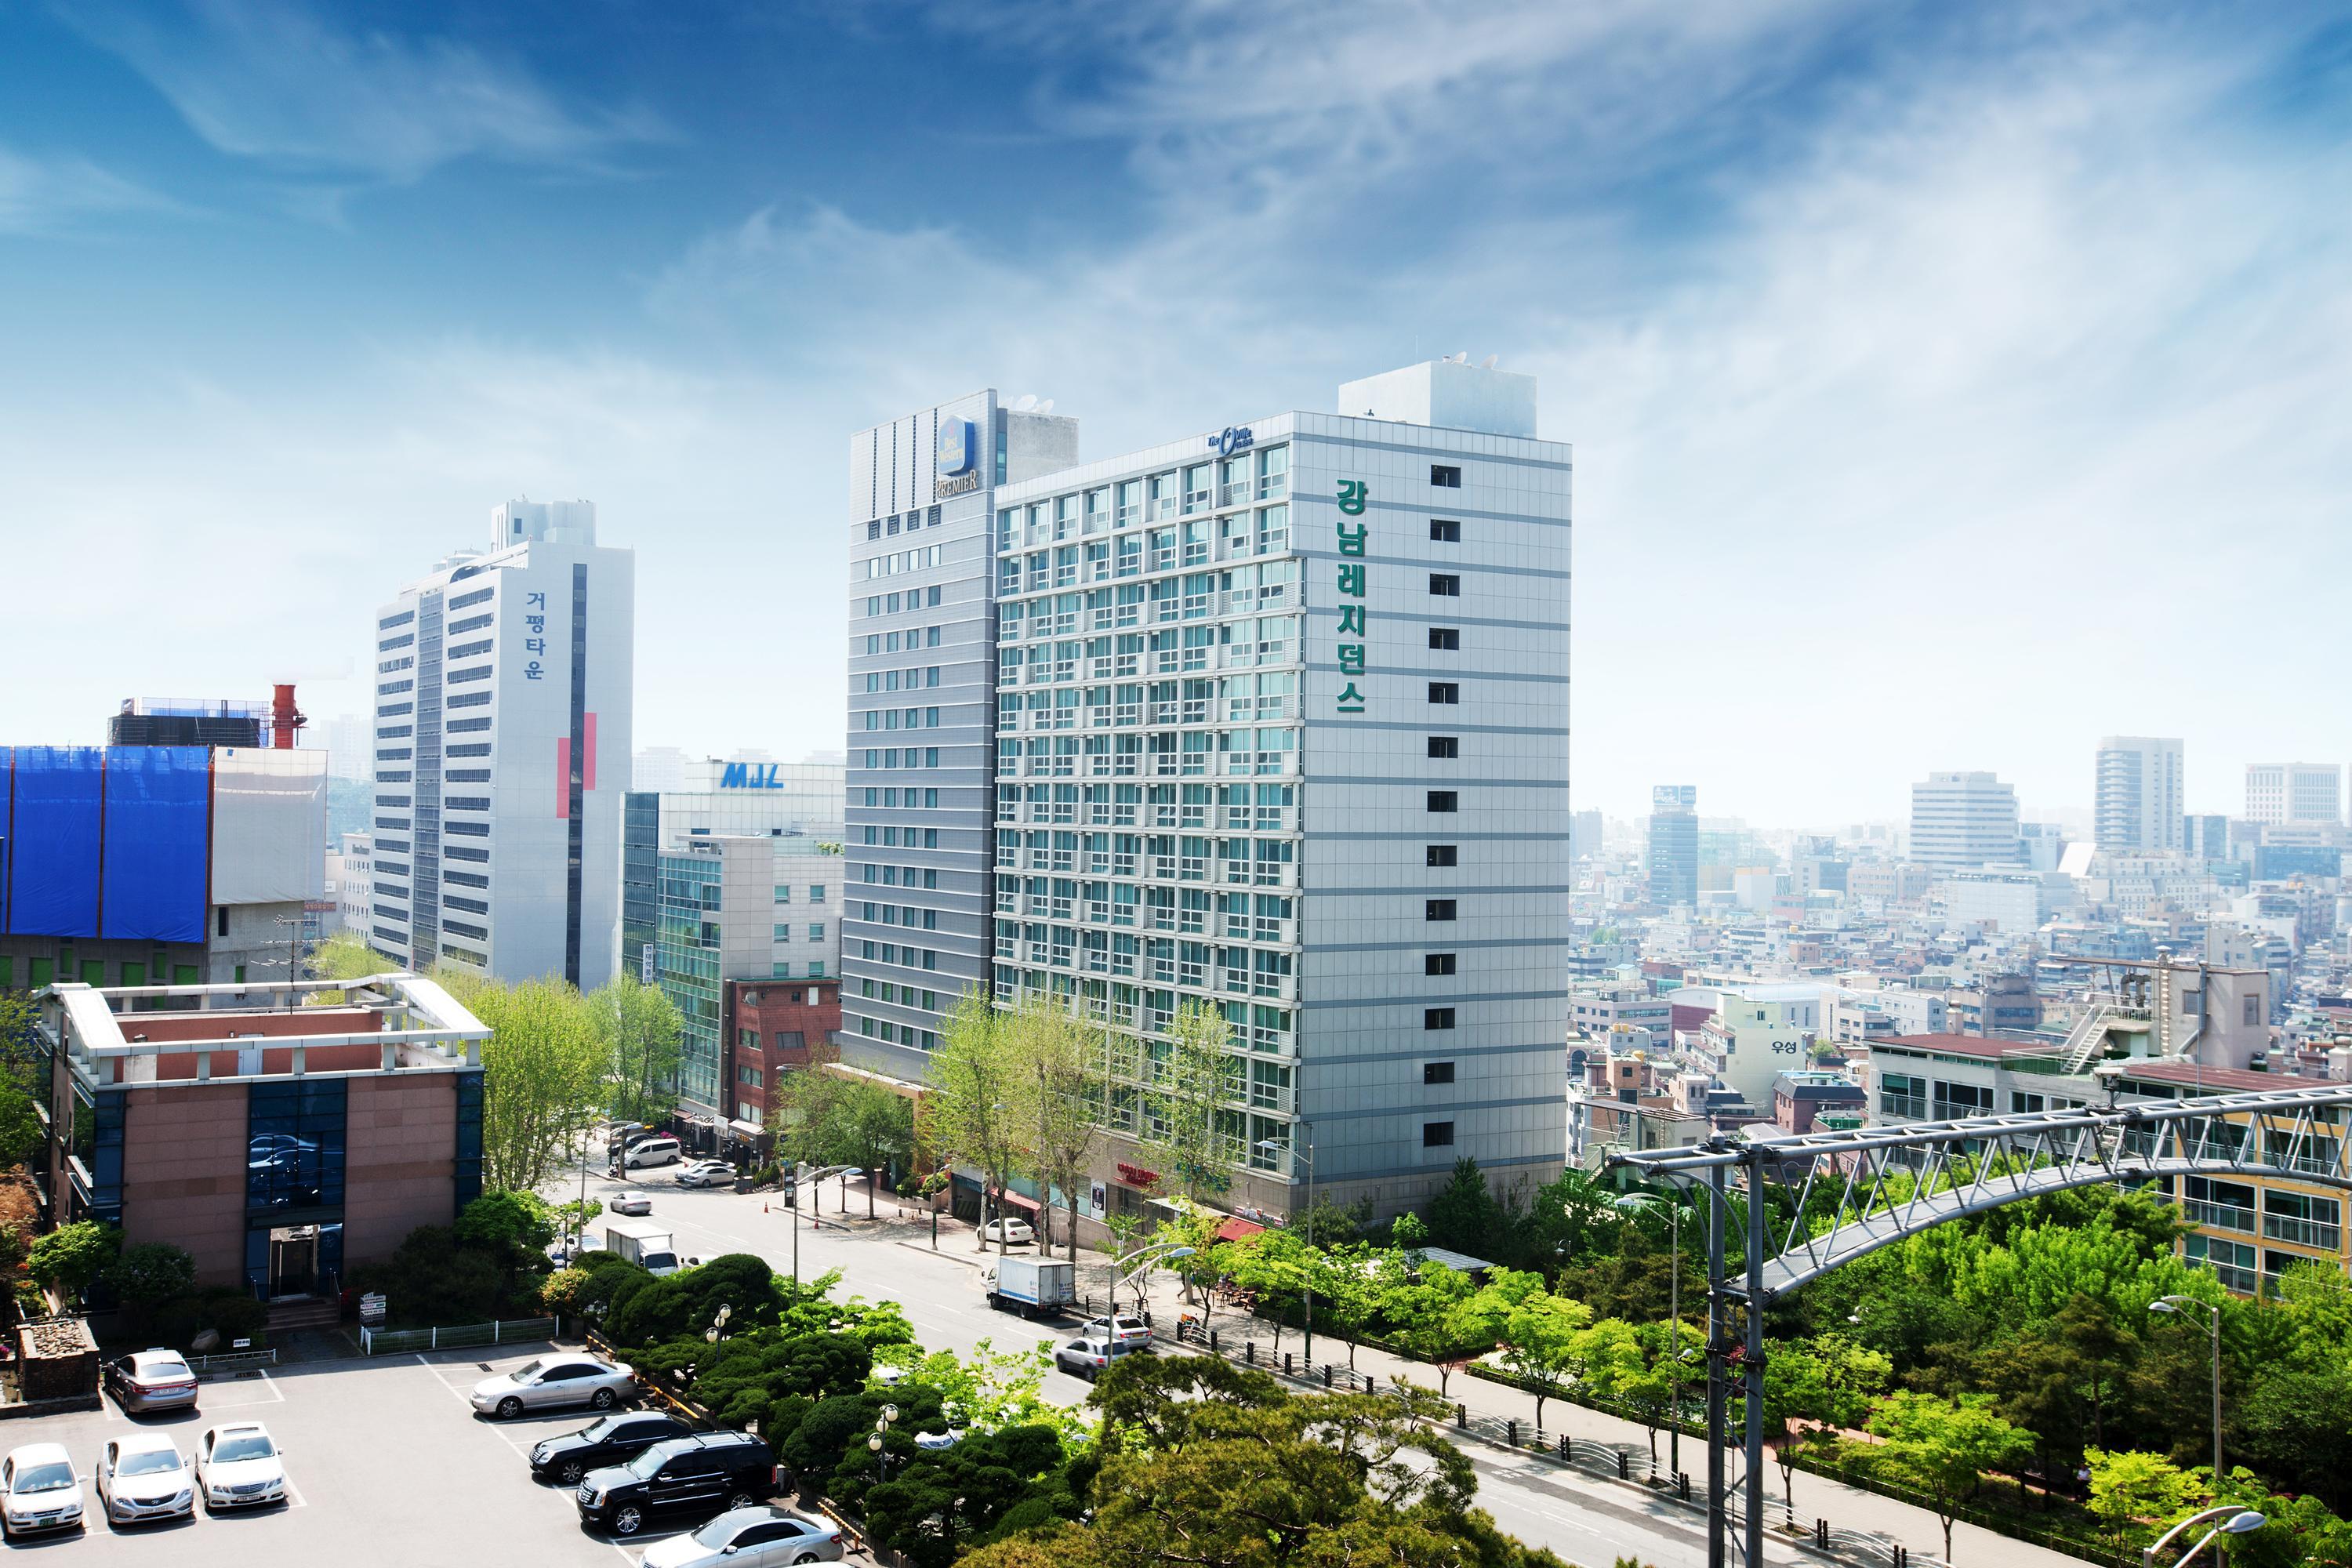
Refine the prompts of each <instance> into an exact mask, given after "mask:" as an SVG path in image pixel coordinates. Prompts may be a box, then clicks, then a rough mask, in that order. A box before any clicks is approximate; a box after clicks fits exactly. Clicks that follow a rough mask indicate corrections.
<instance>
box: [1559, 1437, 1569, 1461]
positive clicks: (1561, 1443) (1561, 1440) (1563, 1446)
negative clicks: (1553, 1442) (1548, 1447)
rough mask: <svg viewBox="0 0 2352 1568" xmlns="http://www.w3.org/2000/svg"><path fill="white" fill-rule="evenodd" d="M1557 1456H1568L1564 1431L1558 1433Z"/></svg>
mask: <svg viewBox="0 0 2352 1568" xmlns="http://www.w3.org/2000/svg"><path fill="white" fill-rule="evenodd" d="M1559 1457H1560V1458H1563V1459H1565V1458H1568V1434H1567V1433H1565V1432H1562V1433H1561V1434H1560V1435H1559Z"/></svg>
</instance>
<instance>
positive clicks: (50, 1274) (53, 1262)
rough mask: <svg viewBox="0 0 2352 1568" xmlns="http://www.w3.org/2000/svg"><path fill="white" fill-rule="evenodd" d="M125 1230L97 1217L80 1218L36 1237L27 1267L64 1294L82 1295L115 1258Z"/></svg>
mask: <svg viewBox="0 0 2352 1568" xmlns="http://www.w3.org/2000/svg"><path fill="white" fill-rule="evenodd" d="M121 1246H122V1233H121V1231H119V1230H116V1229H115V1228H114V1227H113V1226H104V1225H100V1224H99V1223H97V1222H96V1221H95V1220H87V1219H84V1220H76V1221H75V1222H74V1223H73V1224H71V1225H63V1226H58V1228H57V1229H55V1230H53V1231H51V1232H49V1234H48V1235H47V1236H44V1237H36V1238H35V1240H34V1242H33V1245H32V1247H30V1248H29V1249H28V1250H27V1251H26V1257H25V1266H26V1268H27V1269H29V1270H30V1271H31V1273H32V1276H33V1278H34V1279H37V1280H39V1281H40V1282H41V1283H42V1284H44V1285H47V1286H48V1287H49V1288H50V1289H53V1290H56V1291H57V1292H58V1293H59V1294H60V1295H63V1296H67V1297H77V1296H79V1295H80V1294H81V1293H82V1292H83V1291H84V1290H87V1289H89V1287H90V1282H91V1281H93V1280H95V1279H97V1278H98V1277H99V1275H100V1273H102V1272H103V1271H104V1270H105V1268H106V1266H107V1265H108V1264H110V1263H111V1262H113V1261H114V1255H115V1253H116V1251H117V1250H118V1249H119V1248H120V1247H121Z"/></svg>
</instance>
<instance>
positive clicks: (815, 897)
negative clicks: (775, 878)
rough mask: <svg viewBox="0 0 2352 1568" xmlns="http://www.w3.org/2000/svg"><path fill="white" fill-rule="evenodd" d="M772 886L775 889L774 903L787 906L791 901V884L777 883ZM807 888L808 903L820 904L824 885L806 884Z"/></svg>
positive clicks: (819, 883) (818, 883)
mask: <svg viewBox="0 0 2352 1568" xmlns="http://www.w3.org/2000/svg"><path fill="white" fill-rule="evenodd" d="M774 886H775V889H776V902H778V903H780V904H789V903H791V902H792V901H793V884H792V883H790V882H778V883H776V884H775V885H774ZM807 886H808V901H809V902H810V903H813V904H821V903H823V902H824V883H823V882H811V883H809V884H807Z"/></svg>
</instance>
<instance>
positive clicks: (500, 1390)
mask: <svg viewBox="0 0 2352 1568" xmlns="http://www.w3.org/2000/svg"><path fill="white" fill-rule="evenodd" d="M634 1378H635V1374H634V1373H632V1372H631V1371H630V1370H629V1368H628V1367H626V1366H625V1365H622V1364H619V1363H614V1362H607V1361H600V1360H598V1359H597V1358H596V1357H594V1356H592V1355H583V1354H581V1353H578V1352H558V1353H556V1354H552V1355H543V1356H539V1357H537V1358H535V1359H533V1360H530V1361H527V1362H525V1363H522V1365H520V1366H519V1367H517V1368H515V1369H514V1370H513V1371H512V1372H508V1373H499V1375H498V1376H496V1377H486V1378H484V1379H483V1380H482V1381H481V1382H479V1383H478V1384H474V1393H473V1396H472V1399H473V1405H474V1408H475V1409H477V1410H478V1411H481V1412H483V1413H484V1414H485V1415H495V1416H497V1417H498V1418H499V1420H501V1421H509V1420H512V1419H513V1418H514V1417H515V1416H518V1415H521V1414H522V1413H523V1412H524V1411H526V1410H553V1409H558V1408H561V1407H562V1406H564V1405H587V1406H589V1407H590V1408H592V1409H595V1410H610V1409H612V1408H613V1407H614V1405H619V1404H621V1403H622V1402H623V1401H625V1400H626V1399H629V1398H630V1397H631V1396H633V1395H634V1394H635V1392H636V1384H635V1381H634Z"/></svg>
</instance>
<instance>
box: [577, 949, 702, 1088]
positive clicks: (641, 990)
mask: <svg viewBox="0 0 2352 1568" xmlns="http://www.w3.org/2000/svg"><path fill="white" fill-rule="evenodd" d="M588 1008H589V1012H590V1014H591V1015H592V1016H593V1018H594V1019H595V1023H596V1032H597V1037H598V1039H599V1040H600V1041H601V1042H602V1044H603V1046H604V1058H605V1073H606V1082H607V1085H608V1089H609V1099H608V1100H607V1109H608V1110H610V1111H611V1113H612V1115H613V1117H614V1120H615V1121H642V1122H645V1123H646V1125H648V1126H650V1125H652V1124H653V1123H654V1122H656V1121H660V1120H661V1119H662V1118H663V1117H665V1116H667V1115H668V1114H669V1113H670V1112H671V1110H675V1109H676V1108H677V1068H678V1059H679V1042H680V1040H681V1039H682V1037H684V1033H685V1027H686V1024H685V1020H684V1019H682V1018H680V1017H679V1016H678V1012H677V1005H676V1004H675V1003H673V1002H672V1001H671V1000H670V999H669V997H668V996H667V994H664V993H663V991H662V989H661V987H659V986H657V985H646V984H641V983H640V982H639V981H638V980H637V978H636V976H635V975H634V974H629V973H619V974H615V975H614V976H613V978H612V979H610V980H608V981H606V982H605V983H604V984H603V985H600V986H598V987H597V988H596V992H595V994H593V995H592V996H590V997H589V998H588Z"/></svg>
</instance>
